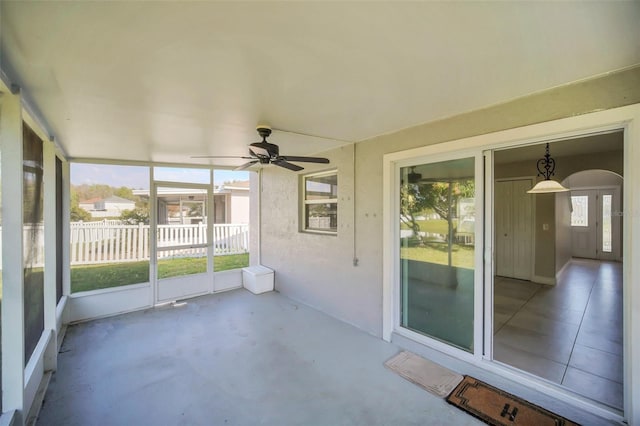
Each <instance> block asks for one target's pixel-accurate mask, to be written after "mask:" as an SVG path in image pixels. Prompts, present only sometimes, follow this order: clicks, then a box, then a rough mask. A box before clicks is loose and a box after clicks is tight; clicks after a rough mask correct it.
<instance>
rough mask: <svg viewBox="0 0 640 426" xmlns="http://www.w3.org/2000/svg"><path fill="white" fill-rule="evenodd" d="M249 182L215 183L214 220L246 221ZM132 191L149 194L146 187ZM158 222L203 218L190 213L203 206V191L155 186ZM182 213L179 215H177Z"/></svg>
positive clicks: (143, 195)
mask: <svg viewBox="0 0 640 426" xmlns="http://www.w3.org/2000/svg"><path fill="white" fill-rule="evenodd" d="M249 189H250V188H249V181H248V180H247V181H238V182H230V183H223V184H221V185H215V186H214V188H213V218H212V219H213V223H217V224H223V223H233V224H247V223H249ZM133 194H134V195H137V196H139V197H142V198H148V197H149V190H148V189H134V190H133ZM157 197H158V209H159V211H158V223H161V224H162V223H174V222H175V223H195V221H202V217H201V216H200V215H198V216H197V217H195V216H193V215H191V214H190V213H189V212H190V210H191V209H192V207H193V206H194V205H202V206H203V207H202V208H204V209H205V210H204V211H205V212H206V208H205V207H204V200H205V199H206V192H205V191H204V190H202V189H194V188H165V187H159V188H158V194H157ZM180 212H182V214H180Z"/></svg>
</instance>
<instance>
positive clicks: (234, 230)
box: [0, 221, 249, 267]
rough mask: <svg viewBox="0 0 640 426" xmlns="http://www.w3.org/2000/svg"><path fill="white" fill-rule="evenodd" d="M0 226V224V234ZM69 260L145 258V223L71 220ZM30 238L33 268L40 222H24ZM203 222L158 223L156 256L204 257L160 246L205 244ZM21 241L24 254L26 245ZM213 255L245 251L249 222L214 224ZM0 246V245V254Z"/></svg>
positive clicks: (38, 255) (37, 261)
mask: <svg viewBox="0 0 640 426" xmlns="http://www.w3.org/2000/svg"><path fill="white" fill-rule="evenodd" d="M1 235H2V228H1V227H0V236H1ZM69 237H70V243H71V244H70V253H69V255H70V260H71V264H72V265H88V264H100V263H118V262H135V261H140V260H149V257H150V253H149V225H143V224H139V225H122V224H121V222H120V221H100V222H71V224H70V236H69ZM32 238H33V239H34V241H33V245H34V246H35V249H34V250H33V252H32V254H31V257H32V258H31V259H30V260H31V262H30V263H31V264H32V265H33V266H34V267H37V266H42V265H43V264H44V228H43V225H26V226H25V227H24V241H29V240H30V239H32ZM205 242H206V225H205V224H193V225H158V239H157V244H158V248H159V250H158V257H160V258H167V257H177V256H204V255H205V253H206V249H203V248H190V247H187V248H184V249H171V250H163V249H162V248H163V247H175V246H191V245H198V244H205ZM28 246H29V244H25V256H27V252H26V250H27V247H28ZM5 249H10V247H5ZM213 249H214V255H226V254H241V253H248V252H249V225H246V224H214V225H213ZM1 250H2V248H1V247H0V256H1V255H2V252H1Z"/></svg>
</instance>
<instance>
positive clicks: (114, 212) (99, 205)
mask: <svg viewBox="0 0 640 426" xmlns="http://www.w3.org/2000/svg"><path fill="white" fill-rule="evenodd" d="M78 206H80V208H81V209H84V210H86V211H88V212H89V213H90V214H91V217H117V216H120V215H121V214H122V212H123V211H125V210H133V209H135V208H136V203H135V201H131V200H127V199H126V198H122V197H117V196H115V195H112V196H111V197H108V198H91V199H89V200H84V201H80V202H79V203H78Z"/></svg>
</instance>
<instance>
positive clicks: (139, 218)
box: [120, 208, 149, 225]
mask: <svg viewBox="0 0 640 426" xmlns="http://www.w3.org/2000/svg"><path fill="white" fill-rule="evenodd" d="M120 220H121V221H122V222H123V223H125V224H127V225H137V224H139V223H143V224H145V225H148V224H149V210H147V209H141V208H135V209H133V210H124V211H123V212H122V213H121V214H120Z"/></svg>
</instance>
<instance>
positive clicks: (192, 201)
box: [155, 185, 210, 301]
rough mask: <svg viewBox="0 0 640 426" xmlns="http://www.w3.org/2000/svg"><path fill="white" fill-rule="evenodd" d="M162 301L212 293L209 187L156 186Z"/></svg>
mask: <svg viewBox="0 0 640 426" xmlns="http://www.w3.org/2000/svg"><path fill="white" fill-rule="evenodd" d="M155 191H156V218H157V225H156V233H155V234H156V252H157V256H156V257H157V259H156V264H157V269H156V277H157V281H158V296H157V299H158V301H166V300H175V299H176V298H179V297H187V296H192V295H195V294H200V293H205V292H208V291H209V289H210V279H209V277H208V274H207V273H208V272H209V268H208V253H209V231H208V227H207V226H208V225H207V224H208V220H207V214H208V200H209V194H208V191H209V186H208V185H185V186H169V185H162V186H156V187H155Z"/></svg>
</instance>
